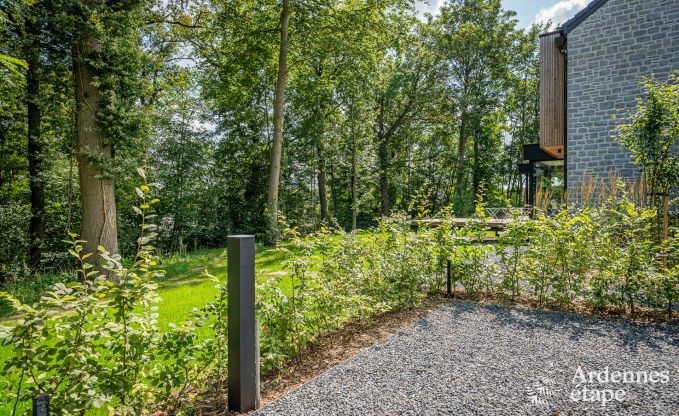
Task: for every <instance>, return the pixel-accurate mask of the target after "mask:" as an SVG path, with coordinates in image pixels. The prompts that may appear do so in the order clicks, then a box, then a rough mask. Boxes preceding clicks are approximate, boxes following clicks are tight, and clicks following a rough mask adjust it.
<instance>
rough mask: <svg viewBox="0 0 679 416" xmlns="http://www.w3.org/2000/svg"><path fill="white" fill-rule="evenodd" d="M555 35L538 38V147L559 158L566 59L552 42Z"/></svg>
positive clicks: (562, 144) (562, 134) (561, 143)
mask: <svg viewBox="0 0 679 416" xmlns="http://www.w3.org/2000/svg"><path fill="white" fill-rule="evenodd" d="M558 36H559V34H558V33H555V34H551V35H547V36H543V37H541V38H540V147H541V148H543V149H544V150H546V151H548V152H549V153H551V154H552V155H554V156H556V157H559V158H563V154H564V151H563V146H564V138H565V136H566V122H565V111H564V110H565V108H564V106H565V100H564V98H565V97H564V94H565V76H566V74H565V64H566V62H565V57H564V55H563V53H561V51H560V50H559V47H558V46H557V45H556V42H555V39H556V38H557V37H558ZM559 150H560V151H559Z"/></svg>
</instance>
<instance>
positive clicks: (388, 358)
mask: <svg viewBox="0 0 679 416" xmlns="http://www.w3.org/2000/svg"><path fill="white" fill-rule="evenodd" d="M578 368H580V369H581V370H582V374H580V373H578ZM607 368H608V373H609V382H606V379H605V375H604V371H606V369H607ZM594 371H597V372H601V373H600V374H593V376H594V377H595V378H594V379H593V380H592V381H591V382H590V380H586V382H585V383H581V382H580V383H576V381H581V377H580V376H584V377H588V375H587V374H586V373H588V372H594ZM625 371H627V372H629V371H634V372H645V373H646V376H647V377H650V379H648V380H647V382H643V381H644V380H643V378H644V375H643V374H625V375H623V376H627V377H630V376H634V377H635V380H634V382H632V383H620V382H618V383H613V382H611V381H610V378H611V377H616V375H615V372H625ZM654 371H655V372H665V373H664V374H665V375H669V381H668V382H663V381H667V380H663V375H662V374H656V373H654ZM668 373H669V374H668ZM597 376H600V377H601V380H602V381H603V382H599V381H598V380H597V379H596V377H597ZM617 377H622V376H621V375H618V376H617ZM636 377H640V379H639V380H638V379H636ZM652 381H655V382H652ZM585 388H586V389H587V391H586V392H585V395H586V397H587V398H592V397H596V395H597V393H593V392H592V390H596V391H598V392H599V393H598V395H599V398H601V397H610V396H611V395H613V394H615V392H617V391H619V390H622V391H623V392H624V393H623V394H624V397H622V396H621V393H618V396H619V397H621V398H622V401H617V400H615V399H613V400H611V401H608V402H607V403H605V406H602V400H598V401H594V402H592V401H588V402H583V401H577V402H576V401H573V400H572V397H576V398H577V397H578V394H580V395H582V392H583V389H585ZM396 414H398V415H436V414H451V415H556V414H558V415H582V414H587V415H590V414H592V415H596V414H601V415H612V414H615V415H679V328H677V327H670V326H661V325H635V324H632V323H626V322H618V321H608V320H599V319H594V318H588V317H583V316H577V315H572V314H566V313H560V312H549V311H539V310H532V309H523V308H516V307H505V306H493V305H479V304H472V303H455V304H453V305H450V306H446V307H444V308H443V309H441V310H439V311H437V312H434V313H432V314H431V315H429V316H427V317H426V318H424V319H421V320H420V321H417V322H416V323H415V324H414V325H412V326H410V327H409V328H407V329H405V330H404V331H402V332H400V333H398V334H396V335H394V336H392V337H391V338H389V339H387V340H386V341H384V342H382V343H380V344H377V345H375V346H373V347H372V348H370V349H368V350H366V351H365V352H363V353H361V354H359V355H357V356H356V357H354V358H352V359H350V360H348V361H346V362H344V363H342V364H340V365H338V366H337V367H335V368H333V369H331V370H329V371H328V372H326V373H325V374H323V375H321V376H319V377H317V378H315V379H313V380H311V381H310V382H309V383H307V384H305V385H303V386H302V387H300V388H299V389H297V390H295V391H293V392H291V393H290V394H287V395H285V396H283V397H281V398H279V399H278V400H275V401H273V402H271V403H270V404H269V405H267V406H265V407H263V408H261V409H260V410H259V411H258V412H256V413H255V415H286V416H287V415H323V416H326V415H352V416H353V415H396Z"/></svg>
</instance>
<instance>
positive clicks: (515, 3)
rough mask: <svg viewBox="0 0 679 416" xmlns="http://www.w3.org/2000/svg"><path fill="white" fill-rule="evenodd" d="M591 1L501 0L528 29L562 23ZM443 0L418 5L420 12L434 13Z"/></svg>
mask: <svg viewBox="0 0 679 416" xmlns="http://www.w3.org/2000/svg"><path fill="white" fill-rule="evenodd" d="M590 1H591V0H502V3H503V4H504V7H505V9H508V10H514V11H516V12H517V16H516V17H517V19H518V20H519V26H521V27H529V26H530V25H531V24H533V23H534V22H538V21H547V20H551V21H552V22H553V23H554V24H555V25H558V24H560V23H564V22H565V21H567V20H568V19H570V18H571V17H573V16H575V14H576V13H577V12H579V11H580V10H582V9H584V8H585V6H587V4H589V3H590ZM444 2H445V0H429V1H428V3H429V4H428V5H427V4H425V3H426V2H423V3H422V4H419V5H418V10H420V11H421V12H423V11H429V12H430V13H434V14H435V13H436V11H437V10H438V9H439V8H440V7H441V6H442V5H443V3H444Z"/></svg>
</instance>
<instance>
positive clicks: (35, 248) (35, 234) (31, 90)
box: [26, 17, 45, 270]
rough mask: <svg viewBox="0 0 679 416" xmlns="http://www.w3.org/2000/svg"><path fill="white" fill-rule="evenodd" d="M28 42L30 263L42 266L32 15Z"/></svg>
mask: <svg viewBox="0 0 679 416" xmlns="http://www.w3.org/2000/svg"><path fill="white" fill-rule="evenodd" d="M26 35H27V36H28V43H27V46H26V62H27V63H28V70H27V71H26V108H27V116H28V172H29V187H30V191H31V223H30V237H31V247H30V253H29V264H30V267H31V269H32V270H36V269H37V268H38V267H40V261H41V260H42V253H43V247H44V244H45V184H44V178H43V157H44V152H45V143H44V142H43V138H42V136H41V132H40V123H41V117H42V114H41V109H40V73H39V69H38V65H40V56H39V40H38V35H39V34H38V28H37V27H36V22H35V21H34V20H33V19H32V18H30V17H29V18H28V21H27V24H26Z"/></svg>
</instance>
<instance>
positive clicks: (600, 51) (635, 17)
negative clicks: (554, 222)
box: [566, 0, 679, 194]
mask: <svg viewBox="0 0 679 416" xmlns="http://www.w3.org/2000/svg"><path fill="white" fill-rule="evenodd" d="M567 37H568V57H567V62H568V64H567V65H568V67H567V93H566V94H567V97H568V103H567V114H566V120H567V133H566V134H567V136H566V141H567V176H568V178H567V180H568V190H569V193H573V194H577V189H578V188H579V186H580V184H581V183H582V178H583V175H585V174H587V175H588V176H605V177H607V176H608V175H609V172H610V171H614V172H616V173H617V174H620V175H623V176H635V175H637V174H638V172H637V169H636V167H635V166H634V165H633V163H632V159H631V158H630V155H629V154H628V153H627V151H626V150H625V149H623V148H621V147H620V145H618V143H617V142H616V141H615V139H614V137H613V136H614V135H615V127H616V126H617V125H618V124H620V123H621V121H622V118H624V114H626V112H628V111H629V110H630V109H632V108H633V107H634V106H635V99H636V98H637V97H640V96H642V92H643V91H642V88H641V86H640V81H641V78H642V77H643V76H647V75H651V74H654V75H655V76H656V78H657V79H659V80H663V81H664V80H666V79H667V77H668V75H669V74H670V73H671V72H672V71H675V70H679V50H678V48H679V0H609V1H608V2H607V3H606V4H604V5H603V6H602V7H601V8H599V9H598V10H597V11H596V12H594V13H593V14H592V15H591V16H589V18H587V19H586V20H585V21H583V22H582V23H580V25H579V26H577V27H576V28H575V29H573V30H572V31H571V32H570V33H569V34H568V36H567ZM615 117H617V119H615Z"/></svg>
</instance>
